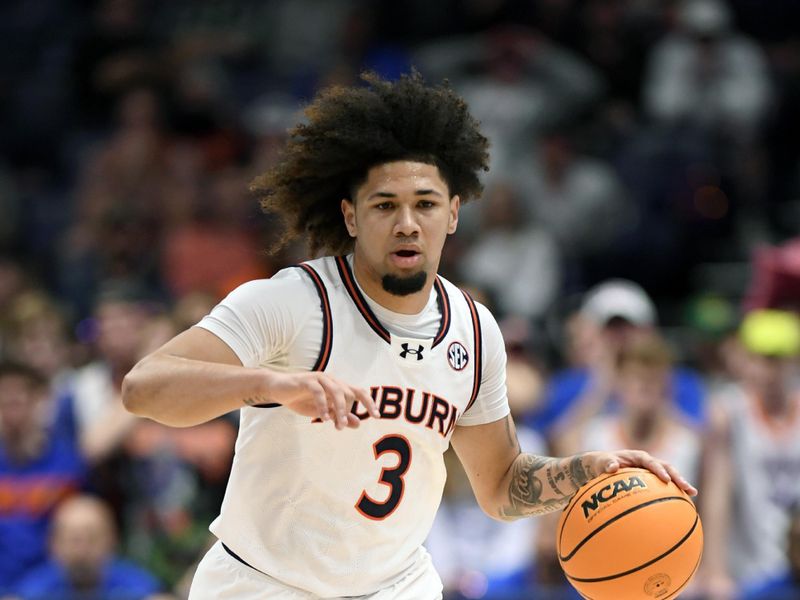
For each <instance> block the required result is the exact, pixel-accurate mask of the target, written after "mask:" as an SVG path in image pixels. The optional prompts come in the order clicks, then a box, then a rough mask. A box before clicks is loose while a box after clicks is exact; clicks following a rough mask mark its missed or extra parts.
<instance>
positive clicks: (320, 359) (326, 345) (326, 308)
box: [297, 263, 333, 371]
mask: <svg viewBox="0 0 800 600" xmlns="http://www.w3.org/2000/svg"><path fill="white" fill-rule="evenodd" d="M297 266H298V268H300V269H302V270H303V271H304V272H305V273H306V275H308V277H309V278H310V279H311V281H312V283H313V284H314V288H315V289H316V290H317V295H318V296H319V306H320V308H321V309H322V341H321V343H320V348H319V355H318V356H317V361H316V362H315V363H314V366H313V367H312V368H311V370H312V371H324V370H325V367H327V366H328V360H329V359H330V357H331V349H332V346H333V319H332V318H331V303H330V300H329V298H328V290H327V289H326V288H325V284H324V283H323V282H322V278H321V277H320V276H319V273H317V271H316V270H315V269H314V267H312V266H311V265H308V264H306V263H302V264H300V265H297Z"/></svg>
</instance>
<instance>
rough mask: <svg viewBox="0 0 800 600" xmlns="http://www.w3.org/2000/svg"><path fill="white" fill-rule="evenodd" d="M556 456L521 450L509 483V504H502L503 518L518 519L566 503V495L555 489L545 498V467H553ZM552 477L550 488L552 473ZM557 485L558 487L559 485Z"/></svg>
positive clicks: (556, 507)
mask: <svg viewBox="0 0 800 600" xmlns="http://www.w3.org/2000/svg"><path fill="white" fill-rule="evenodd" d="M552 462H555V459H552V458H546V457H542V456H533V455H531V454H520V455H519V456H518V457H517V460H516V461H514V465H513V467H512V473H511V482H510V483H509V486H508V500H509V504H508V505H506V506H501V507H500V513H499V514H500V518H502V519H509V520H511V519H516V518H519V517H524V516H527V515H537V514H542V513H546V512H550V511H553V510H557V509H558V508H559V507H561V506H563V505H564V504H566V500H565V499H564V496H563V495H562V494H561V493H560V492H557V493H556V497H550V498H544V494H543V491H544V484H543V483H542V479H543V475H544V474H543V473H542V472H541V471H542V469H543V468H544V467H550V466H551V465H550V463H552ZM548 475H550V478H549V481H548V483H549V485H550V487H551V488H553V487H554V486H555V482H554V481H553V482H552V483H550V480H552V475H551V474H548ZM556 489H558V488H556Z"/></svg>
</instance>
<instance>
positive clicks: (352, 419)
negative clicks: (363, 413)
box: [347, 413, 361, 429]
mask: <svg viewBox="0 0 800 600" xmlns="http://www.w3.org/2000/svg"><path fill="white" fill-rule="evenodd" d="M359 425H361V419H359V418H358V417H357V416H355V415H354V414H353V413H347V426H348V427H349V428H350V429H356V428H357V427H358V426H359Z"/></svg>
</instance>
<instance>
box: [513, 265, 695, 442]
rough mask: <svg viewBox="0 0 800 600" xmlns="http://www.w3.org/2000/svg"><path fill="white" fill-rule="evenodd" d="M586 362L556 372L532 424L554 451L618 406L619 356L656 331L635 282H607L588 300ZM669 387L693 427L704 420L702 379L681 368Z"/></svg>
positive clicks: (650, 307) (583, 312) (583, 319)
mask: <svg viewBox="0 0 800 600" xmlns="http://www.w3.org/2000/svg"><path fill="white" fill-rule="evenodd" d="M573 327H576V332H577V334H578V335H579V336H580V337H581V338H582V341H581V343H580V344H581V347H580V351H579V353H578V354H577V357H578V358H579V360H581V361H583V362H582V364H577V365H575V366H573V367H571V368H568V369H567V370H565V371H562V372H561V373H557V374H556V375H555V376H554V377H553V378H552V380H551V382H550V384H549V385H548V389H547V391H546V393H545V400H544V403H543V407H542V409H541V410H540V411H538V412H537V413H536V414H534V415H532V416H531V417H529V424H531V425H532V426H534V427H535V428H537V429H540V430H542V431H544V432H545V433H546V434H547V436H548V438H549V439H550V441H551V443H553V444H554V446H555V449H556V451H561V449H560V448H559V440H560V439H561V435H562V434H563V433H564V432H568V431H570V430H572V429H574V428H578V429H581V428H582V427H583V426H584V425H585V424H586V422H587V421H588V420H589V419H591V418H592V417H594V416H596V415H598V414H603V413H606V412H608V411H610V410H612V409H613V408H614V406H615V405H616V403H617V402H616V397H615V390H614V384H615V368H616V363H617V360H618V357H619V354H620V352H621V351H622V349H623V348H625V347H626V346H628V345H629V344H631V343H632V341H633V340H634V339H636V337H637V336H640V335H643V334H647V333H648V332H652V331H653V330H654V329H655V327H656V309H655V306H654V304H653V302H652V300H651V299H650V298H649V296H648V295H647V293H646V292H645V291H644V290H643V289H642V288H641V287H640V286H638V285H637V284H635V283H634V282H632V281H627V280H621V279H615V280H608V281H606V282H603V283H601V284H599V285H597V286H595V287H594V288H592V289H591V290H589V291H588V292H587V294H586V296H585V299H584V302H583V305H582V306H581V309H580V311H579V314H578V316H577V321H576V323H574V324H573ZM669 389H670V390H671V392H670V397H671V401H672V403H673V404H674V405H675V407H676V408H677V410H678V411H679V413H680V414H681V415H682V416H683V417H685V418H686V419H688V420H689V421H690V422H692V423H694V424H701V423H703V421H704V406H703V403H704V391H703V387H702V383H701V380H700V378H699V377H698V376H697V375H696V374H695V373H693V372H692V371H690V370H688V369H685V368H683V367H675V368H673V369H672V372H671V377H670V385H669Z"/></svg>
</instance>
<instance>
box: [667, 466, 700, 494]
mask: <svg viewBox="0 0 800 600" xmlns="http://www.w3.org/2000/svg"><path fill="white" fill-rule="evenodd" d="M664 468H665V469H666V470H667V472H668V473H669V476H670V478H672V481H674V482H675V484H676V485H677V486H678V487H679V488H681V489H682V490H683V491H684V492H686V493H687V494H689V495H690V496H696V495H697V488H696V487H694V486H693V485H692V484H691V483H689V482H688V481H687V480H686V478H685V477H684V476H683V475H681V474H680V472H678V469H676V468H675V467H674V466H672V465H671V464H670V463H664Z"/></svg>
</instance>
